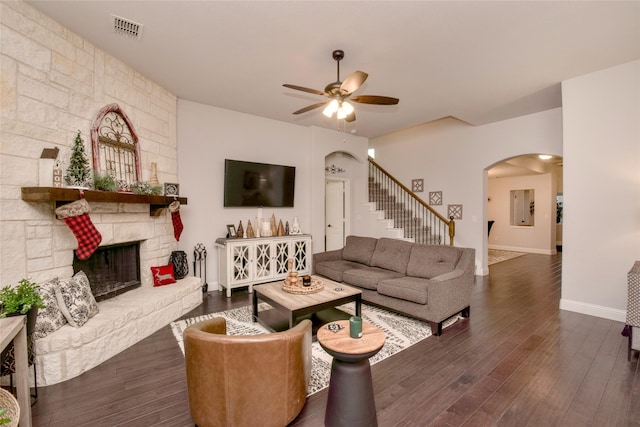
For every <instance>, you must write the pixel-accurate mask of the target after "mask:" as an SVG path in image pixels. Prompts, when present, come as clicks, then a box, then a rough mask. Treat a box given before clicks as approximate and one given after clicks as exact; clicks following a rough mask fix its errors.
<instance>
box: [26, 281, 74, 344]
mask: <svg viewBox="0 0 640 427" xmlns="http://www.w3.org/2000/svg"><path fill="white" fill-rule="evenodd" d="M58 286H60V284H59V282H58V278H57V277H56V278H54V279H51V280H49V281H48V282H45V283H43V284H42V285H40V296H41V297H42V303H43V304H44V305H45V307H44V308H41V309H39V310H38V317H37V318H36V328H35V330H34V331H33V337H34V338H36V339H38V338H44V337H46V336H47V335H49V334H50V333H51V332H55V331H57V330H58V329H60V328H61V327H63V326H64V325H65V324H66V323H67V318H66V317H64V314H62V311H60V307H59V306H58V299H57V298H56V288H57V287H58Z"/></svg>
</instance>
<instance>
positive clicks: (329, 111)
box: [322, 99, 340, 117]
mask: <svg viewBox="0 0 640 427" xmlns="http://www.w3.org/2000/svg"><path fill="white" fill-rule="evenodd" d="M338 108H340V104H339V103H338V100H337V99H334V100H332V101H331V102H330V103H329V105H327V106H326V107H324V111H322V114H324V115H325V116H327V117H331V116H333V113H335V112H336V111H338Z"/></svg>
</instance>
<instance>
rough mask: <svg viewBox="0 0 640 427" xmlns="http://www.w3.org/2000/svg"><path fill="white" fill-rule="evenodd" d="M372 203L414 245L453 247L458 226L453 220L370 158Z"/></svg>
mask: <svg viewBox="0 0 640 427" xmlns="http://www.w3.org/2000/svg"><path fill="white" fill-rule="evenodd" d="M369 201H370V202H375V203H376V204H377V209H378V210H382V211H384V212H385V218H388V219H393V220H394V226H395V227H396V228H403V229H404V236H405V237H406V238H412V239H413V240H414V241H415V242H419V243H428V244H432V245H445V244H446V238H443V236H446V235H447V234H448V236H449V245H452V246H453V239H454V236H455V234H456V224H455V222H454V220H453V217H450V218H449V219H446V218H445V217H444V216H442V215H440V214H439V213H438V212H437V211H435V210H434V209H433V208H432V207H431V206H429V205H428V204H427V203H425V202H424V201H423V200H422V199H420V198H419V197H418V196H416V195H415V193H414V192H412V191H411V190H410V189H408V188H407V187H406V186H404V185H403V184H402V183H401V182H400V181H398V180H397V179H396V178H394V177H393V176H392V175H391V174H390V173H389V172H387V171H386V170H385V169H384V168H383V167H382V166H380V165H379V164H378V163H376V162H375V160H373V159H372V158H371V157H369Z"/></svg>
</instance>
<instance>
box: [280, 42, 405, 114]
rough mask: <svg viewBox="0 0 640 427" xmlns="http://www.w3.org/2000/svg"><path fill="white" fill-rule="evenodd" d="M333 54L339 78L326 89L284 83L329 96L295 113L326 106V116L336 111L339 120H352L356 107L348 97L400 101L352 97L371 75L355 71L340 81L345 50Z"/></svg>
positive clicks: (385, 100)
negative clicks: (341, 63) (341, 62)
mask: <svg viewBox="0 0 640 427" xmlns="http://www.w3.org/2000/svg"><path fill="white" fill-rule="evenodd" d="M332 56H333V59H334V60H335V61H336V63H337V80H336V81H335V82H333V83H329V84H328V85H327V86H325V88H324V91H319V90H316V89H311V88H307V87H303V86H297V85H292V84H284V85H283V86H284V87H287V88H289V89H294V90H299V91H302V92H307V93H312V94H314V95H321V96H325V97H327V98H328V99H327V100H326V101H323V102H318V103H316V104H312V105H309V106H307V107H304V108H301V109H299V110H297V111H294V112H293V114H302V113H306V112H307V111H311V110H315V109H316V108H319V107H322V106H325V108H324V110H323V111H322V114H324V115H325V116H326V117H329V118H331V117H333V114H334V113H335V114H336V117H337V119H338V120H345V121H347V122H352V121H354V120H355V119H356V114H355V108H354V107H353V105H351V104H350V103H349V102H347V99H349V100H350V101H352V102H359V103H361V104H374V105H396V104H397V103H398V102H399V99H398V98H392V97H389V96H378V95H360V96H354V97H352V98H351V95H352V94H353V93H354V92H355V91H356V90H358V89H359V88H360V86H362V84H363V83H364V82H365V80H367V77H369V75H368V74H367V73H365V72H364V71H355V72H353V73H352V74H350V75H349V76H348V77H347V78H346V79H345V80H344V82H342V81H340V61H341V60H342V59H343V58H344V51H342V50H334V51H333V54H332Z"/></svg>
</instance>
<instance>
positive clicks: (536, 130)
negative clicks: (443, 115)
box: [370, 108, 562, 275]
mask: <svg viewBox="0 0 640 427" xmlns="http://www.w3.org/2000/svg"><path fill="white" fill-rule="evenodd" d="M370 146H371V147H373V148H375V152H376V162H377V163H379V164H380V165H381V166H382V167H384V168H385V169H386V170H388V171H389V172H390V173H391V174H393V175H394V176H395V177H396V178H398V179H399V180H400V181H401V182H402V183H403V184H404V185H406V186H408V187H409V188H411V180H412V179H415V178H423V179H424V185H425V190H424V193H423V194H424V199H425V201H428V196H429V192H430V191H442V196H443V204H442V206H434V207H435V208H436V209H437V210H438V212H439V213H440V214H442V215H444V216H445V217H446V216H448V215H447V205H449V204H462V205H463V217H462V219H461V220H456V237H455V244H456V246H464V247H472V248H475V249H476V274H482V275H486V274H488V267H487V212H486V209H487V185H488V184H487V172H486V169H488V168H490V167H491V166H492V165H493V164H495V163H497V162H499V161H501V160H503V159H507V158H511V157H515V156H519V155H523V154H531V153H549V154H553V155H557V156H562V111H561V109H559V108H558V109H553V110H549V111H544V112H541V113H536V114H530V115H527V116H522V117H518V118H515V119H510V120H505V121H501V122H497V123H491V124H488V125H485V126H470V125H467V124H465V123H462V122H460V121H457V120H455V119H447V120H440V121H437V122H433V123H428V124H425V125H421V126H416V127H414V128H411V129H407V130H403V131H399V132H395V133H393V134H389V135H385V136H382V137H379V138H375V139H372V140H371V141H370Z"/></svg>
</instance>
